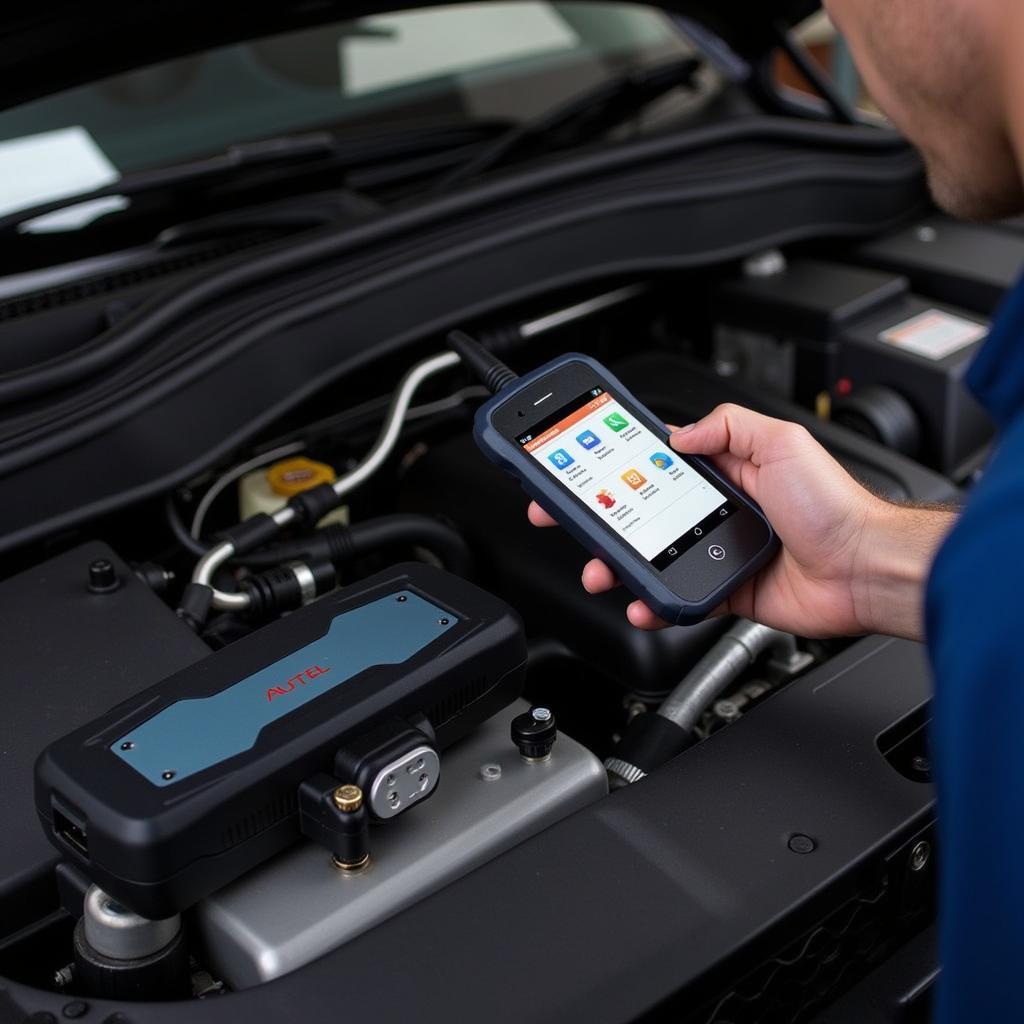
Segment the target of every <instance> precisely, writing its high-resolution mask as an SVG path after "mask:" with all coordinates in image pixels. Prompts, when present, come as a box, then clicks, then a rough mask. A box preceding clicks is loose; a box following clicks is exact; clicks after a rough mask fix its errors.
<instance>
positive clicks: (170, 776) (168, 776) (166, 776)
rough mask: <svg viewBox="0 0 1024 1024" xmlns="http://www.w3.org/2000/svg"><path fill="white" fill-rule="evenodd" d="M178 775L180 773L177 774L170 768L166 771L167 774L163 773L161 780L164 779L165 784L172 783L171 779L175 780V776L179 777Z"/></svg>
mask: <svg viewBox="0 0 1024 1024" xmlns="http://www.w3.org/2000/svg"><path fill="white" fill-rule="evenodd" d="M177 774H178V773H177V772H176V771H174V770H173V769H171V768H168V769H167V771H165V772H164V773H163V774H162V775H161V776H160V778H162V779H163V780H164V781H165V782H170V781H171V779H173V778H174V776H175V775H177Z"/></svg>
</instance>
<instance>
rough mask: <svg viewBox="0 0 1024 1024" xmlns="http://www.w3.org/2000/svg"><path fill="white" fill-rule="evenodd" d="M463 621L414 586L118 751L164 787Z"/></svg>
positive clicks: (134, 735)
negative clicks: (432, 602)
mask: <svg viewBox="0 0 1024 1024" xmlns="http://www.w3.org/2000/svg"><path fill="white" fill-rule="evenodd" d="M457 621H458V620H457V619H456V618H455V617H454V616H453V615H452V614H451V613H450V612H447V611H445V610H444V609H443V608H439V607H438V606H437V605H435V604H431V603H430V602H429V601H425V600H424V599H423V598H422V597H420V596H419V595H417V594H414V593H413V592H412V591H407V590H405V591H401V592H399V593H397V594H390V595H388V596H387V597H383V598H380V599H379V600H377V601H371V602H370V603H369V604H365V605H362V606H361V607H358V608H353V609H352V610H351V611H347V612H344V613H342V614H341V615H338V616H337V617H336V618H335V619H334V620H333V621H332V622H331V625H330V628H329V629H328V630H327V633H326V634H325V635H324V636H322V637H321V638H320V639H319V640H315V641H313V643H311V644H307V645H306V646H305V647H302V648H300V649H299V650H297V651H294V652H293V653H291V654H289V655H288V656H287V657H284V658H282V659H280V661H276V662H274V664H272V665H269V666H267V668H264V669H261V670H260V671H259V672H257V673H255V674H254V675H251V676H249V677H248V678H247V679H243V680H242V681H241V682H239V683H235V685H234V686H230V687H228V688H227V689H226V690H221V691H220V692H219V693H215V694H213V695H211V696H209V697H202V698H197V699H192V700H181V701H178V702H177V703H175V704H171V705H170V706H169V707H166V708H164V709H163V710H162V711H160V712H159V713H158V714H156V715H154V716H153V717H152V718H150V719H148V720H147V721H145V722H143V723H142V724H141V725H139V726H136V728H134V729H132V730H131V732H130V733H127V734H126V735H124V736H122V737H120V738H119V739H118V740H117V741H116V742H114V743H113V744H111V747H110V749H111V750H112V751H113V753H115V754H116V755H117V756H118V757H120V758H121V759H122V760H123V761H125V762H126V763H127V764H130V765H131V766H132V767H133V768H134V769H135V770H136V771H138V772H139V773H140V774H141V775H142V776H143V777H144V778H146V779H147V780H148V781H150V782H152V783H153V784H154V785H156V786H168V785H170V784H171V783H174V782H180V781H181V780H182V779H184V778H187V777H188V776H189V775H194V774H195V773H196V772H200V771H203V770H204V769H206V768H210V767H212V766H213V765H215V764H220V762H221V761H225V760H226V759H227V758H229V757H233V756H234V755H235V754H240V753H242V752H243V751H245V750H248V749H250V748H251V747H252V746H253V744H254V743H255V742H256V738H257V737H258V736H259V734H260V731H261V730H262V729H263V728H264V727H265V726H267V725H269V724H270V723H271V722H274V721H276V720H277V719H279V718H283V717H284V716H285V715H287V714H290V713H291V712H292V711H295V710H296V709H297V708H300V707H302V706H303V705H304V704H308V703H309V702H310V701H312V700H316V698H317V697H319V696H321V695H322V694H324V693H326V692H327V691H329V690H332V689H334V687H336V686H339V685H340V684H341V683H344V682H346V681H347V680H349V679H352V678H353V677H354V676H356V675H358V674H359V673H360V672H363V671H365V670H366V669H368V668H372V667H373V666H374V665H397V664H400V663H401V662H403V661H407V660H408V659H409V658H411V657H412V656H413V655H415V654H417V653H418V652H419V651H421V650H423V648H424V647H426V646H427V644H429V643H431V642H432V641H433V640H436V639H437V638H438V637H439V636H442V635H443V634H444V633H446V632H447V631H448V630H450V629H451V628H452V627H453V626H454V625H455V624H456V622H457Z"/></svg>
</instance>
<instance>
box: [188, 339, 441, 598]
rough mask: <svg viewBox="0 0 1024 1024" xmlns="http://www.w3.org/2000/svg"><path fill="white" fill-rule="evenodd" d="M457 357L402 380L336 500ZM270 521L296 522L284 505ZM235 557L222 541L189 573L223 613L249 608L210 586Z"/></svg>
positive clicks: (370, 466) (391, 443) (380, 456)
mask: <svg viewBox="0 0 1024 1024" xmlns="http://www.w3.org/2000/svg"><path fill="white" fill-rule="evenodd" d="M458 363H459V357H458V355H457V354H456V353H454V352H442V353H440V354H438V355H436V356H431V357H430V358H429V359H424V360H423V362H421V363H417V364H416V365H415V366H414V367H413V368H412V369H411V370H409V372H408V373H406V375H405V376H404V377H403V378H402V379H401V381H400V382H399V384H398V387H397V388H396V389H395V394H394V397H393V398H392V400H391V405H390V406H389V407H388V412H387V416H386V417H385V419H384V425H383V426H382V427H381V431H380V434H378V435H377V440H376V441H375V442H374V445H373V447H372V448H371V449H370V451H369V452H368V453H367V454H366V457H365V458H364V459H363V461H362V462H361V463H359V465H358V466H356V468H355V469H353V470H352V471H351V472H350V473H346V474H345V475H344V476H343V477H341V478H340V479H338V480H336V481H335V482H334V483H333V484H332V485H331V486H332V488H333V489H334V493H335V494H336V495H337V496H338V498H342V497H343V496H344V495H346V494H348V493H349V491H352V490H354V489H355V488H356V487H358V486H359V485H360V484H362V483H364V482H365V481H367V480H368V479H369V478H370V477H371V476H373V474H374V473H376V472H377V470H378V469H380V467H381V466H382V465H383V464H384V462H385V460H386V459H387V458H388V456H389V455H390V454H391V452H392V451H393V450H394V447H395V445H396V444H397V442H398V438H399V436H400V435H401V433H402V424H403V423H404V421H405V414H406V412H408V409H409V405H410V403H411V402H412V398H413V395H415V393H416V391H417V389H418V388H419V387H420V385H421V384H423V383H424V382H425V381H427V380H429V379H430V378H431V377H433V376H435V375H437V374H439V373H441V372H442V371H444V370H447V369H450V368H451V367H453V366H456V365H458ZM271 518H272V519H273V520H274V522H275V523H277V525H278V526H279V527H283V526H287V525H288V524H289V523H290V522H292V520H294V518H295V510H294V509H292V508H290V507H289V506H287V505H285V506H284V508H281V509H278V510H277V511H276V512H275V513H274V514H273V515H272V516H271ZM234 554H235V546H234V544H232V543H231V541H228V540H225V541H221V542H220V543H219V544H216V545H214V546H213V547H212V548H210V550H209V551H207V552H206V554H205V555H203V557H202V558H200V559H199V561H198V562H197V563H196V567H195V570H194V572H193V573H192V582H193V583H199V584H201V585H202V586H205V587H209V588H210V589H211V590H212V591H213V607H214V608H215V609H217V610H218V611H224V612H244V611H246V610H247V609H248V608H249V604H250V598H249V595H248V594H231V593H228V592H227V591H226V590H218V589H217V588H216V587H214V586H213V583H212V580H213V577H214V574H215V573H216V572H217V570H218V569H220V567H221V566H222V565H224V564H225V563H226V562H227V561H228V560H229V559H230V558H231V557H232V556H233V555H234Z"/></svg>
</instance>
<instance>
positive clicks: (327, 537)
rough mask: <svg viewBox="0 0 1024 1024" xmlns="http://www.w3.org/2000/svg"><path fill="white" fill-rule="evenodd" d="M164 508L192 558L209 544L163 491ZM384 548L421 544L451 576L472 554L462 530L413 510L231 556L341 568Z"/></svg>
mask: <svg viewBox="0 0 1024 1024" xmlns="http://www.w3.org/2000/svg"><path fill="white" fill-rule="evenodd" d="M164 510H165V513H166V516H167V523H168V525H169V526H170V528H171V532H172V533H173V534H174V537H175V539H176V540H177V541H178V543H179V544H181V546H182V547H183V548H185V549H186V550H187V551H189V552H190V553H191V554H193V555H195V556H196V557H198V558H201V557H202V556H203V555H205V554H206V552H207V551H209V550H210V545H209V544H207V543H206V542H204V541H201V540H196V538H195V537H193V536H192V535H191V534H190V533H189V532H188V529H187V528H186V527H185V524H184V522H183V521H182V518H181V513H180V512H179V511H178V506H177V504H176V503H175V501H174V496H173V495H168V496H167V498H166V500H165V502H164ZM388 547H422V548H426V549H427V550H428V551H430V552H432V553H433V554H435V555H436V556H437V557H438V559H439V560H440V562H441V564H442V565H443V566H444V567H445V568H446V569H447V570H448V571H449V572H452V573H454V574H455V575H456V576H464V577H470V576H472V574H473V556H472V554H471V552H470V550H469V546H468V545H467V544H466V542H465V540H464V539H463V537H462V534H460V533H459V532H458V531H457V530H456V529H455V528H454V527H452V526H449V525H448V524H447V523H444V522H442V521H441V520H440V519H435V518H433V517H431V516H421V515H413V514H408V515H390V516H378V517H377V518H376V519H367V520H365V521H363V522H360V523H355V524H353V525H352V526H341V525H338V524H332V525H330V526H325V527H322V528H321V529H319V530H315V531H313V532H312V533H311V534H309V535H308V536H307V537H299V538H297V539H295V540H290V541H282V542H281V543H278V544H274V545H273V546H272V547H268V548H264V549H263V550H262V551H254V552H252V553H251V554H248V555H244V556H242V557H240V558H238V559H235V560H234V561H235V564H241V565H246V566H249V567H251V568H253V569H269V568H273V567H274V566H276V565H281V564H282V563H284V562H294V561H316V562H319V561H323V560H324V559H328V560H329V561H331V563H332V564H334V565H335V567H336V568H338V569H341V568H342V567H343V566H347V565H348V564H349V563H350V562H351V561H352V560H353V559H355V558H359V557H361V556H362V555H365V554H368V553H369V552H371V551H377V550H379V549H381V548H388Z"/></svg>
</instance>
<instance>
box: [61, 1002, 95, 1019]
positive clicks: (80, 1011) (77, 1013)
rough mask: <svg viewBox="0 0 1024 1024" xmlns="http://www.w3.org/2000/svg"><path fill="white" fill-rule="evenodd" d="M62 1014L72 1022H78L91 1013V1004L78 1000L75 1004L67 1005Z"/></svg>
mask: <svg viewBox="0 0 1024 1024" xmlns="http://www.w3.org/2000/svg"><path fill="white" fill-rule="evenodd" d="M60 1012H61V1013H63V1014H64V1016H65V1017H69V1018H71V1020H77V1019H78V1018H79V1017H84V1016H85V1015H86V1014H87V1013H88V1012H89V1004H88V1003H84V1002H82V1000H81V999H76V1000H75V1001H74V1002H73V1003H66V1004H65V1005H64V1008H63V1009H62V1010H61V1011H60Z"/></svg>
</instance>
